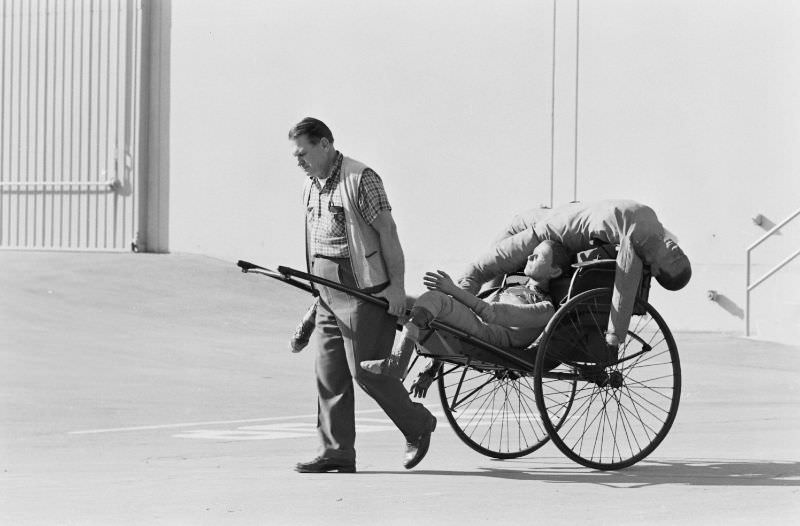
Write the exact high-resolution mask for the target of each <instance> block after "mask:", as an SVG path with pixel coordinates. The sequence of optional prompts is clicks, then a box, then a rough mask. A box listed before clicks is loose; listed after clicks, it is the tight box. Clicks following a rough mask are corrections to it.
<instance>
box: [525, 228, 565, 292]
mask: <svg viewBox="0 0 800 526" xmlns="http://www.w3.org/2000/svg"><path fill="white" fill-rule="evenodd" d="M571 259H572V258H571V257H570V253H569V252H568V251H567V249H566V248H565V247H564V245H562V244H561V243H556V242H555V241H551V240H549V239H545V240H544V241H542V242H541V243H539V244H538V245H536V248H535V249H533V253H532V254H531V255H530V256H528V262H527V263H526V264H525V275H526V276H528V277H529V278H531V279H532V280H533V281H535V282H536V283H537V284H539V285H542V286H547V284H548V283H549V282H550V280H551V279H553V278H557V277H558V276H560V275H562V274H563V273H564V272H566V269H567V268H568V267H569V265H570V262H571Z"/></svg>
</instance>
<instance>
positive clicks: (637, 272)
mask: <svg viewBox="0 0 800 526" xmlns="http://www.w3.org/2000/svg"><path fill="white" fill-rule="evenodd" d="M642 268H643V264H642V260H641V259H640V258H639V256H637V255H636V252H634V250H633V244H632V243H631V240H630V238H629V237H628V236H625V237H623V238H622V239H621V240H620V243H619V252H618V253H617V271H616V274H615V275H614V292H613V293H612V295H611V314H610V316H609V317H608V330H607V331H606V342H607V343H608V344H609V345H619V344H621V343H622V342H624V341H625V336H626V335H627V334H628V325H630V322H631V315H632V314H633V305H634V303H635V302H636V291H637V290H638V288H639V282H640V281H641V280H642Z"/></svg>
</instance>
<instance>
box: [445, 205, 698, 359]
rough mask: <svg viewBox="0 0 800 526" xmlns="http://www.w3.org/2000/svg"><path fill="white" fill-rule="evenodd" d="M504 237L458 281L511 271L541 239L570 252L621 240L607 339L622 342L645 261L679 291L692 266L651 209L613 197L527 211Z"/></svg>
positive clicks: (470, 283)
mask: <svg viewBox="0 0 800 526" xmlns="http://www.w3.org/2000/svg"><path fill="white" fill-rule="evenodd" d="M504 234H506V237H504V238H503V236H502V235H501V238H502V239H499V240H498V242H497V243H496V244H495V245H494V247H493V248H492V249H490V250H489V251H487V252H485V253H483V254H482V255H480V256H479V257H478V258H477V259H475V260H474V261H473V262H472V263H470V264H469V266H468V267H467V269H466V271H465V272H464V273H463V275H462V277H461V278H460V279H459V280H458V285H459V286H460V287H461V288H463V289H465V290H467V291H470V292H472V293H477V292H478V291H479V290H480V289H481V287H482V286H483V285H484V284H486V283H488V282H491V281H492V280H493V279H496V278H497V277H498V276H502V275H504V274H506V273H509V272H515V271H516V270H517V269H519V268H521V267H522V265H523V264H524V263H525V258H526V256H527V255H528V254H530V253H531V251H532V250H533V249H534V248H535V247H536V246H537V245H538V244H539V243H540V242H542V241H544V240H547V239H550V240H554V241H557V242H559V243H561V244H563V245H564V246H565V247H566V248H567V250H569V251H570V252H574V253H576V254H577V253H579V252H583V251H586V250H590V249H592V248H593V247H594V246H597V245H598V244H601V245H602V244H608V245H610V246H614V245H619V249H618V252H617V256H616V261H617V268H616V275H615V278H614V290H613V292H612V298H611V315H610V316H609V322H608V330H607V331H606V343H607V344H608V345H610V346H614V347H617V346H619V345H620V344H622V343H623V342H624V341H625V336H626V335H627V332H628V325H629V324H630V319H631V315H632V313H633V307H634V303H635V300H636V290H637V288H638V287H639V283H640V281H641V279H642V272H643V265H644V264H647V265H649V266H650V273H651V274H652V276H653V277H654V278H656V281H658V283H659V284H660V285H661V286H662V287H664V288H665V289H667V290H672V291H674V290H679V289H682V288H683V287H685V286H686V284H687V283H688V282H689V279H690V278H691V276H692V267H691V264H690V263H689V258H687V257H686V254H684V252H683V250H681V248H680V247H679V246H678V244H677V243H676V242H675V241H674V240H672V239H670V236H668V235H667V234H666V233H665V229H664V227H663V225H662V224H661V222H660V221H659V220H658V217H657V216H656V213H655V212H654V211H653V209H652V208H650V207H648V206H646V205H643V204H641V203H638V202H636V201H631V200H624V199H617V200H604V201H595V202H590V203H570V204H567V205H563V206H559V207H556V208H553V209H552V210H544V211H543V210H542V209H538V210H529V211H527V212H523V213H522V214H518V215H517V216H515V218H514V220H513V221H512V223H511V224H510V225H509V226H508V227H507V228H506V230H505V232H504Z"/></svg>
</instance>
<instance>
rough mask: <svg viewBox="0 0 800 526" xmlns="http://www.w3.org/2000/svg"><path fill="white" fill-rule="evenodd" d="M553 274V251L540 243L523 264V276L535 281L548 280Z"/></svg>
mask: <svg viewBox="0 0 800 526" xmlns="http://www.w3.org/2000/svg"><path fill="white" fill-rule="evenodd" d="M552 274H553V249H552V248H550V246H549V245H546V244H544V243H540V244H538V245H536V248H535V249H533V253H532V254H531V255H530V256H528V262H527V263H526V264H525V275H526V276H528V277H529V278H533V279H535V280H537V281H541V280H544V279H550V277H551V276H552Z"/></svg>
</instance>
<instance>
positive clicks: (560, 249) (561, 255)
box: [542, 239, 572, 276]
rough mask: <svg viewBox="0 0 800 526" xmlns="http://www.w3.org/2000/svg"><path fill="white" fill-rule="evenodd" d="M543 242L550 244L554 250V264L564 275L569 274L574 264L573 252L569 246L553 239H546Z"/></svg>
mask: <svg viewBox="0 0 800 526" xmlns="http://www.w3.org/2000/svg"><path fill="white" fill-rule="evenodd" d="M542 243H543V244H546V245H548V246H549V247H550V250H551V251H552V252H553V266H554V267H556V268H560V269H561V275H562V276H565V275H567V273H568V272H569V270H570V265H571V264H572V254H571V253H570V251H569V250H567V247H565V246H564V245H562V244H561V243H557V242H556V241H553V240H552V239H545V240H544V241H542Z"/></svg>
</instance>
